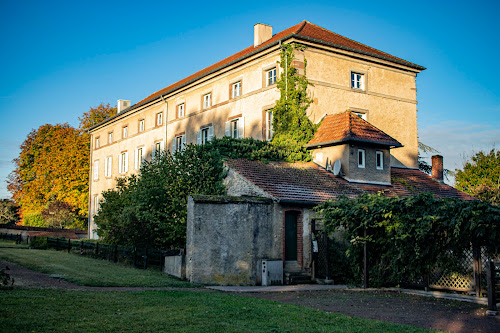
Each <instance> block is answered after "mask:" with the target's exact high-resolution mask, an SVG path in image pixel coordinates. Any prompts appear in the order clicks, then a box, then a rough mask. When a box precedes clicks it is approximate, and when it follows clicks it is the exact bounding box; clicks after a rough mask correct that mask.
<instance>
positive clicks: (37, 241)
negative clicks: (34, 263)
mask: <svg viewBox="0 0 500 333" xmlns="http://www.w3.org/2000/svg"><path fill="white" fill-rule="evenodd" d="M30 248H31V249H39V250H45V249H48V248H49V244H48V243H47V237H31V238H30Z"/></svg>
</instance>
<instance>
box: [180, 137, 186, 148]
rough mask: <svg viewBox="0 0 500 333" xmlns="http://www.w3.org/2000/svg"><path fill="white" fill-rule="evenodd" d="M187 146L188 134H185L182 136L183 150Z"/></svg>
mask: <svg viewBox="0 0 500 333" xmlns="http://www.w3.org/2000/svg"><path fill="white" fill-rule="evenodd" d="M185 148H186V134H184V135H183V136H182V148H181V149H182V150H184V149H185Z"/></svg>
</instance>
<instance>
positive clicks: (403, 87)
mask: <svg viewBox="0 0 500 333" xmlns="http://www.w3.org/2000/svg"><path fill="white" fill-rule="evenodd" d="M307 24H310V23H307ZM315 27H317V26H315ZM318 28H319V27H318ZM263 31H264V35H263V37H262V36H261V37H259V38H255V43H257V42H262V43H264V46H262V47H260V48H259V46H258V45H257V46H254V48H255V50H254V51H251V52H250V51H248V52H246V53H244V54H243V55H241V56H239V57H235V59H234V60H231V59H230V61H229V60H228V61H225V62H224V61H222V62H221V63H222V64H221V65H220V66H216V67H215V68H214V69H213V70H209V71H206V70H205V71H200V74H199V75H195V77H194V78H193V79H191V80H188V81H187V82H185V83H184V82H182V83H181V84H178V85H177V86H176V85H174V87H173V88H172V89H170V90H167V91H165V92H164V93H162V94H159V95H157V96H153V97H151V98H150V99H149V100H147V101H146V102H144V103H139V104H137V105H134V106H132V107H131V108H128V109H126V110H124V111H123V112H122V113H120V114H119V115H117V116H115V117H113V118H111V119H109V120H108V121H105V122H104V123H102V124H100V125H97V126H95V127H94V128H92V129H91V130H90V134H91V136H92V145H91V163H92V164H91V172H90V179H91V181H90V184H91V185H90V195H89V212H90V214H89V216H90V218H89V230H91V231H90V237H92V238H94V237H96V235H95V233H93V230H94V229H95V225H94V224H93V220H92V215H93V213H94V211H95V209H97V207H98V202H99V200H101V199H102V195H101V193H102V192H103V191H105V190H107V189H111V188H114V187H115V185H116V178H117V177H121V176H124V175H130V174H131V173H135V172H137V169H138V164H137V162H136V160H137V154H138V149H140V148H142V156H143V157H144V158H151V155H152V154H153V153H154V151H155V149H156V148H155V147H160V148H161V149H166V150H170V151H171V150H173V149H177V148H178V147H179V145H180V144H183V143H186V144H190V143H195V144H196V143H197V142H199V139H198V131H201V130H202V129H210V131H211V134H212V135H215V136H216V137H222V136H224V135H227V134H228V133H229V134H231V135H233V134H234V135H237V136H240V137H253V138H255V139H268V138H267V135H266V133H267V131H266V127H267V126H268V124H267V121H266V110H269V109H270V108H272V107H273V106H274V105H275V103H276V100H277V99H279V91H278V89H277V87H276V84H275V83H272V82H273V79H272V77H273V75H274V76H275V77H276V78H279V75H280V74H281V73H280V72H281V68H280V67H279V64H278V61H279V52H280V45H281V43H291V42H299V43H301V44H304V45H305V46H307V48H306V50H305V51H304V52H299V53H297V55H296V60H297V61H295V62H294V65H295V66H296V67H297V68H299V69H301V68H303V64H304V62H303V58H304V57H305V58H306V59H307V72H306V75H307V78H308V79H309V80H310V82H311V83H313V86H311V87H310V88H309V93H310V95H311V97H312V98H313V103H312V105H311V107H310V109H309V110H308V113H309V116H310V118H311V120H312V121H313V122H315V123H317V122H319V121H320V120H321V119H322V117H323V116H324V115H325V114H335V113H340V112H343V111H345V110H347V109H351V110H353V111H356V112H360V113H365V115H366V119H367V120H368V121H369V122H370V123H372V124H373V125H375V126H376V127H378V128H379V129H381V130H383V131H384V132H386V133H387V134H389V135H390V136H392V137H394V138H396V139H397V140H399V141H400V142H401V143H402V144H403V145H404V147H402V148H398V149H396V150H394V151H391V154H392V155H391V157H390V163H391V164H392V165H397V166H406V167H410V168H415V167H417V154H418V150H417V149H418V148H417V146H418V144H417V117H416V111H417V108H416V105H417V102H416V85H415V78H416V75H417V73H418V72H420V70H421V69H423V68H420V69H419V68H418V67H419V66H417V65H415V66H417V67H412V66H410V65H407V64H406V63H404V62H403V63H398V62H397V61H396V62H394V61H390V60H387V59H385V58H381V57H380V56H378V57H376V56H371V55H369V54H365V53H366V52H365V53H359V52H353V51H351V50H349V49H341V48H337V47H334V46H332V45H330V44H324V43H323V44H321V43H316V42H314V41H311V40H303V39H301V38H298V37H297V36H296V35H293V34H292V35H287V36H283V37H280V36H279V34H278V35H275V36H273V37H272V39H271V40H270V41H268V43H269V44H267V45H266V44H265V43H266V38H267V39H268V38H269V35H270V34H269V26H265V27H263ZM256 33H258V29H256ZM294 36H295V37H294ZM271 42H272V43H271ZM409 64H411V63H409ZM274 69H275V70H276V71H275V73H273V70H274ZM353 73H354V74H355V75H357V76H356V80H358V81H357V82H358V83H359V85H360V86H359V87H357V88H353V87H352V85H353V80H352V75H353ZM269 82H271V84H269ZM158 114H162V122H161V124H158V123H157V119H158ZM141 120H143V121H144V130H143V131H140V126H141V125H140V121H141ZM236 121H238V124H237V125H238V130H236V131H233V130H232V127H231V126H233V125H234V123H235V122H236ZM231 122H233V124H231ZM125 126H126V127H127V137H125V138H124V137H123V135H122V134H123V131H124V130H123V128H124V127H125ZM228 129H229V132H228ZM109 133H113V142H111V143H108V136H109ZM97 138H99V147H96V139H97ZM110 158H111V167H109V159H110ZM387 160H389V159H387ZM96 162H98V163H96ZM136 166H137V168H136ZM95 169H97V171H96V170H95Z"/></svg>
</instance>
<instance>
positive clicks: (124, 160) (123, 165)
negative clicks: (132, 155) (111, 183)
mask: <svg viewBox="0 0 500 333" xmlns="http://www.w3.org/2000/svg"><path fill="white" fill-rule="evenodd" d="M118 172H119V173H127V172H128V153H127V152H126V151H125V152H123V153H121V154H120V160H119V165H118Z"/></svg>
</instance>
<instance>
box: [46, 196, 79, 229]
mask: <svg viewBox="0 0 500 333" xmlns="http://www.w3.org/2000/svg"><path fill="white" fill-rule="evenodd" d="M42 218H43V219H44V221H45V225H46V226H47V227H49V228H69V229H84V228H85V218H84V217H82V216H79V215H78V212H75V210H74V209H73V207H71V205H70V204H68V203H67V202H64V201H59V200H56V201H52V202H50V203H49V204H48V205H47V207H46V208H45V209H44V210H42Z"/></svg>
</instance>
